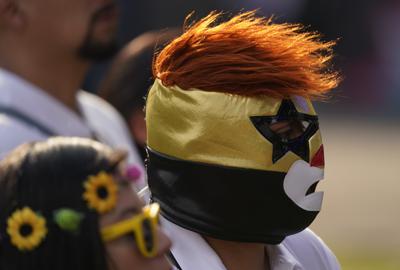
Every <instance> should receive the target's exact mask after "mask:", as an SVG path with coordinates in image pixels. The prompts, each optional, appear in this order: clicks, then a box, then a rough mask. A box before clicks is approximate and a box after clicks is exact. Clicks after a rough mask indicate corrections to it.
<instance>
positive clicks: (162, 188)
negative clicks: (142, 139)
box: [147, 149, 318, 244]
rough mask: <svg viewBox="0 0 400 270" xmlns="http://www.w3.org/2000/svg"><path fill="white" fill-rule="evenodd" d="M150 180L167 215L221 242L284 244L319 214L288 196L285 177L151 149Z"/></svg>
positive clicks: (164, 213)
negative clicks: (182, 158) (172, 156)
mask: <svg viewBox="0 0 400 270" xmlns="http://www.w3.org/2000/svg"><path fill="white" fill-rule="evenodd" d="M148 154H149V155H148V159H149V160H148V167H147V170H148V180H149V187H150V190H151V192H152V198H153V200H154V201H156V202H158V203H159V204H160V205H161V209H162V210H161V213H162V215H163V216H164V217H165V218H167V219H169V220H171V221H172V222H174V223H176V224H178V225H180V226H182V227H184V228H187V229H189V230H192V231H195V232H198V233H200V234H202V235H207V236H210V237H214V238H217V239H224V240H229V241H238V242H258V243H267V244H279V243H280V242H281V241H283V239H284V238H285V237H286V236H287V235H291V234H295V233H297V232H300V231H302V230H304V229H305V228H306V227H307V226H308V225H309V224H311V222H312V221H313V220H314V219H315V217H316V216H317V214H318V211H307V210H304V209H302V208H301V207H299V206H298V205H296V204H295V203H294V202H293V201H292V200H291V199H290V198H289V197H288V196H287V195H286V193H285V190H284V187H283V179H284V177H285V175H286V174H285V173H281V172H272V171H271V172H267V171H261V170H252V169H239V168H230V167H223V166H214V165H209V164H203V163H198V162H190V161H184V160H179V159H174V158H171V157H168V156H165V155H162V154H160V153H157V152H155V151H152V150H151V149H148Z"/></svg>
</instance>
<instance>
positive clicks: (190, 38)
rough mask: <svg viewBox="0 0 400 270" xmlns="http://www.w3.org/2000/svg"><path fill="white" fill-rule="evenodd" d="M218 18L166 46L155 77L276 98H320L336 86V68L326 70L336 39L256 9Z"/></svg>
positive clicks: (213, 16) (212, 16)
mask: <svg viewBox="0 0 400 270" xmlns="http://www.w3.org/2000/svg"><path fill="white" fill-rule="evenodd" d="M220 17H221V13H215V12H213V13H211V14H209V15H208V16H207V17H205V18H203V19H201V20H200V21H198V22H197V23H195V24H194V25H192V26H190V27H188V28H187V29H186V31H185V32H184V33H183V34H182V35H181V36H180V37H178V38H176V39H175V40H173V41H172V42H171V43H170V44H169V45H168V46H167V47H165V48H164V49H163V50H162V51H161V52H160V53H159V54H158V55H157V56H156V58H155V60H154V65H153V74H154V76H155V77H156V78H159V79H160V80H161V81H162V83H163V84H164V85H165V86H172V85H177V86H179V87H180V88H182V89H189V88H197V89H201V90H205V91H218V92H228V93H234V94H239V95H246V96H249V95H250V96H254V95H268V96H271V97H277V98H284V97H288V96H290V95H300V96H303V97H308V98H318V97H322V96H323V95H324V94H325V93H326V92H328V91H329V90H331V89H332V88H335V87H336V86H337V85H338V83H339V75H338V73H337V72H335V71H332V70H330V69H329V63H330V60H331V59H332V46H333V45H334V44H335V43H334V42H323V41H320V36H319V35H318V34H317V33H312V32H311V33H310V32H305V31H304V29H303V27H302V26H301V25H298V24H288V23H285V24H274V23H272V21H271V19H266V18H263V17H261V18H260V17H256V16H255V12H254V11H252V12H246V13H243V14H239V15H237V16H235V17H233V18H231V19H230V20H228V21H226V22H222V23H218V22H217V20H219V19H220Z"/></svg>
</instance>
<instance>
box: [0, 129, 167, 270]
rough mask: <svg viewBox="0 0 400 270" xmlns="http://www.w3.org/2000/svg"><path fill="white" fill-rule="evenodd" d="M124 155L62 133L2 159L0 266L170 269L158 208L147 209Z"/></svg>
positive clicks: (80, 269) (20, 269)
mask: <svg viewBox="0 0 400 270" xmlns="http://www.w3.org/2000/svg"><path fill="white" fill-rule="evenodd" d="M125 157H126V154H125V153H124V152H119V151H113V150H111V148H109V147H107V146H105V145H103V144H100V143H98V142H95V141H92V140H90V139H84V138H62V137H57V138H52V139H49V140H47V141H43V142H35V143H29V144H24V145H22V146H20V147H19V148H17V149H16V150H14V151H13V152H11V153H10V154H9V155H8V156H7V157H6V158H4V159H3V160H2V161H0V190H1V196H0V209H1V211H0V269H4V270H5V269H7V270H32V269H41V270H50V269H51V270H63V269H65V270H71V269H73V270H88V269H90V270H112V269H115V270H124V269H126V270H127V269H130V270H131V269H138V270H139V269H140V270H162V269H165V270H168V269H170V268H171V266H170V265H169V263H168V261H167V259H166V257H165V254H166V252H168V250H169V248H170V241H169V239H168V238H167V237H166V236H165V235H164V234H163V233H162V232H161V231H160V229H159V227H158V211H159V206H158V205H157V204H151V205H149V206H146V207H143V203H142V202H141V201H140V199H139V198H138V196H137V195H136V193H134V192H133V191H132V185H131V184H132V181H131V179H130V178H129V174H126V172H125V171H124V164H123V163H124V161H125Z"/></svg>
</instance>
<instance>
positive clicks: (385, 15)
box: [83, 0, 400, 270]
mask: <svg viewBox="0 0 400 270" xmlns="http://www.w3.org/2000/svg"><path fill="white" fill-rule="evenodd" d="M120 4H121V10H120V11H121V23H120V29H119V42H120V46H121V48H122V47H123V46H124V45H126V44H127V43H128V42H130V41H131V40H132V39H134V38H136V37H138V36H139V35H141V34H143V33H145V32H147V31H166V30H168V29H175V27H179V28H182V23H183V21H184V18H185V17H186V15H187V14H189V13H190V12H191V11H195V15H194V18H200V17H202V16H204V15H206V14H207V13H208V12H209V11H211V10H219V11H226V12H228V13H235V12H239V11H245V10H253V9H258V10H259V11H258V13H259V14H260V15H264V16H271V15H274V16H275V21H277V22H296V23H297V22H299V23H303V24H305V25H306V26H307V27H308V29H310V30H317V31H319V32H321V33H322V34H323V37H324V39H326V40H337V41H338V44H337V46H336V54H337V57H336V60H335V65H336V66H337V67H338V68H339V69H340V70H341V72H342V74H343V78H344V81H343V83H342V84H341V86H340V87H339V88H338V89H337V90H335V91H334V92H333V93H332V98H331V99H330V100H328V101H327V102H323V103H319V104H317V109H318V111H319V114H320V122H321V126H322V132H323V135H324V144H325V149H326V150H325V151H326V152H325V155H326V161H327V166H326V177H325V180H324V181H323V183H322V184H321V185H320V187H319V189H321V190H325V191H326V193H325V204H324V208H323V211H322V213H321V214H320V216H319V217H318V219H317V220H316V222H315V223H314V225H313V226H312V227H313V230H315V231H316V232H317V233H318V234H319V235H320V236H321V237H322V238H323V239H324V240H325V241H326V242H327V244H328V245H329V246H330V247H331V248H332V249H333V250H334V252H335V253H336V254H337V256H338V258H339V260H340V261H341V263H342V266H343V269H345V270H346V269H348V270H358V269H363V270H369V269H379V270H389V269H393V270H394V269H396V270H398V269H400V232H399V224H400V210H399V206H400V121H399V120H400V1H399V0H381V1H373V0H352V1H347V0H335V1H328V0H321V1H311V0H213V1H211V0H202V1H199V0H180V1H179V0H169V1H165V0H148V1H132V0H120ZM174 31H175V30H174ZM139 43H140V42H139ZM136 45H138V44H136ZM112 60H113V59H109V60H107V61H104V62H102V63H98V64H96V65H95V66H94V67H93V68H92V70H91V72H90V74H89V75H88V77H87V78H86V81H85V83H84V85H83V88H84V89H86V90H88V91H91V92H95V93H96V92H98V91H99V85H101V83H102V81H103V79H104V77H105V74H107V73H108V72H109V68H110V63H111V61H112ZM144 70H146V71H144ZM137 72H143V73H144V72H147V73H146V74H148V75H146V76H148V78H147V82H150V81H151V78H150V67H149V66H148V65H147V66H146V65H144V66H143V70H138V71H137ZM139 98H140V97H139Z"/></svg>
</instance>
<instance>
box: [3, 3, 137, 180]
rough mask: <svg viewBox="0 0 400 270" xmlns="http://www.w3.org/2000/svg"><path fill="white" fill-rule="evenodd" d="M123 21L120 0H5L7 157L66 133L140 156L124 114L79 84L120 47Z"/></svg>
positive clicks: (5, 126)
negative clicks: (25, 146)
mask: <svg viewBox="0 0 400 270" xmlns="http://www.w3.org/2000/svg"><path fill="white" fill-rule="evenodd" d="M117 20H118V16H117V8H116V4H115V3H114V1H113V0H60V1H53V0H26V1H19V0H0V91H1V95H0V138H1V143H0V158H1V157H2V156H4V155H5V154H6V153H7V152H8V151H10V150H11V149H13V148H14V147H16V146H17V145H19V144H21V143H23V142H26V141H33V140H42V139H44V138H46V137H50V136H60V135H63V136H78V137H91V138H95V139H98V140H100V141H102V142H104V143H107V144H109V145H110V146H112V147H118V148H123V149H126V150H128V151H129V153H130V158H129V162H131V163H140V162H139V156H138V154H137V153H136V152H135V151H134V150H133V149H134V148H133V146H132V143H131V141H130V138H129V133H128V131H127V128H126V126H125V124H124V122H123V120H122V119H121V117H120V115H119V114H118V113H117V112H116V111H115V110H114V109H113V108H112V107H111V106H110V105H109V104H107V103H106V102H105V101H103V100H101V99H99V98H98V97H95V96H93V95H91V94H89V93H86V92H83V91H80V90H79V87H80V85H81V83H82V81H83V79H84V77H85V74H86V72H87V70H88V68H89V66H90V64H91V63H92V62H93V61H96V60H102V59H105V58H107V57H110V56H111V55H112V54H113V53H114V52H115V49H116V42H115V40H116V35H115V33H116V30H117ZM140 170H141V169H140ZM141 178H142V177H141ZM141 181H143V179H141ZM139 186H140V184H139Z"/></svg>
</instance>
